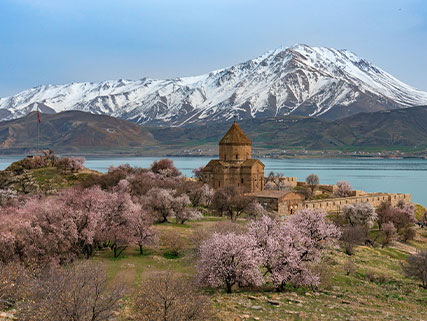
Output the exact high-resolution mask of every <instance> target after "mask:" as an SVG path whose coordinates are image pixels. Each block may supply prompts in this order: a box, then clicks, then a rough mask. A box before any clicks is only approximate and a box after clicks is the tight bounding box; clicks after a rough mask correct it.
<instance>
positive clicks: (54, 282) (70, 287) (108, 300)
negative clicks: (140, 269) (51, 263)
mask: <svg viewBox="0 0 427 321" xmlns="http://www.w3.org/2000/svg"><path fill="white" fill-rule="evenodd" d="M32 292H33V293H32V296H31V297H30V299H29V300H25V301H23V302H22V304H20V305H18V309H17V317H18V320H22V321H37V320H46V321H57V320H81V321H107V320H115V317H116V316H115V311H117V309H118V307H119V302H120V300H121V299H122V297H123V296H124V294H125V289H124V287H123V286H122V285H111V286H109V287H108V288H107V273H106V271H105V269H104V268H103V267H102V266H101V265H100V264H99V263H97V264H95V263H89V262H85V263H83V264H77V265H73V266H70V267H67V268H57V269H53V270H50V271H48V272H46V273H45V274H44V275H42V277H40V278H39V279H38V280H37V285H36V286H35V288H34V289H33V291H32Z"/></svg>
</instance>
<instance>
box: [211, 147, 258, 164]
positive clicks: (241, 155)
mask: <svg viewBox="0 0 427 321" xmlns="http://www.w3.org/2000/svg"><path fill="white" fill-rule="evenodd" d="M251 149H252V148H251V146H250V145H220V146H219V159H220V160H222V161H236V160H237V161H239V160H240V161H244V160H247V159H251V157H252V156H251V152H252V150H251Z"/></svg>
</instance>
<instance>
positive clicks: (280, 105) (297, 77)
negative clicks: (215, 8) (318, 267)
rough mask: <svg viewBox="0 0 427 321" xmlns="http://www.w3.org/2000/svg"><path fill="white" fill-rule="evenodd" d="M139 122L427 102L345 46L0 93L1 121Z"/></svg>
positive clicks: (322, 112)
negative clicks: (38, 109)
mask: <svg viewBox="0 0 427 321" xmlns="http://www.w3.org/2000/svg"><path fill="white" fill-rule="evenodd" d="M37 103H38V104H43V106H45V108H51V109H53V110H54V111H56V112H61V111H65V110H81V111H86V112H91V113H95V114H107V115H111V116H115V117H120V118H123V119H128V120H132V121H135V122H138V123H141V124H145V123H147V124H165V125H176V126H181V125H185V124H191V123H197V122H205V121H221V120H229V119H232V118H234V117H238V118H251V117H265V116H281V115H288V114H292V113H294V114H297V115H306V116H326V115H329V116H328V117H329V118H339V117H342V116H346V115H349V114H355V113H358V112H363V111H378V110H388V109H395V108H405V107H410V106H416V105H426V104H427V93H426V92H422V91H419V90H416V89H414V88H412V87H410V86H408V85H406V84H404V83H403V82H401V81H399V80H398V79H396V78H394V77H393V76H391V75H390V74H388V73H386V72H385V71H383V70H381V69H380V68H378V67H376V66H374V65H372V64H371V63H369V62H368V61H367V60H365V59H362V58H360V57H358V56H357V55H356V54H354V53H352V52H351V51H348V50H337V49H332V48H325V47H310V46H307V45H295V46H293V47H291V48H279V49H276V50H272V51H269V52H266V53H265V54H263V55H261V56H259V57H258V58H255V59H253V60H248V61H246V62H243V63H241V64H238V65H235V66H231V67H228V68H224V69H220V70H216V71H213V72H210V73H207V74H204V75H200V76H194V77H185V78H176V79H166V80H156V79H148V78H143V79H139V80H126V79H120V80H116V81H104V82H100V83H91V82H84V83H71V84H66V85H44V86H39V87H35V88H31V89H28V90H25V91H22V92H20V93H18V94H16V95H14V96H10V97H5V98H0V119H1V120H9V119H14V118H18V117H22V116H25V115H26V114H27V113H29V112H31V111H32V109H33V108H34V106H36V105H35V104H37Z"/></svg>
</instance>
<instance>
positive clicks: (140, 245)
mask: <svg viewBox="0 0 427 321" xmlns="http://www.w3.org/2000/svg"><path fill="white" fill-rule="evenodd" d="M139 254H141V255H143V254H144V250H143V249H142V244H139Z"/></svg>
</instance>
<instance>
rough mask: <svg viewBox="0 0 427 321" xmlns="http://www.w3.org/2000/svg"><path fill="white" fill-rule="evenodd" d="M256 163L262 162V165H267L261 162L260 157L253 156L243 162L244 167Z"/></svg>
mask: <svg viewBox="0 0 427 321" xmlns="http://www.w3.org/2000/svg"><path fill="white" fill-rule="evenodd" d="M255 164H261V166H262V167H265V166H264V164H263V162H261V161H260V160H259V159H256V158H251V159H247V160H245V161H244V162H243V163H242V167H252V166H255Z"/></svg>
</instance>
